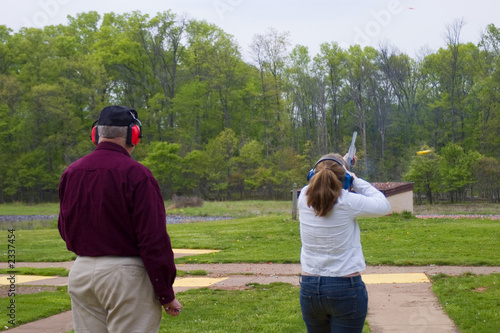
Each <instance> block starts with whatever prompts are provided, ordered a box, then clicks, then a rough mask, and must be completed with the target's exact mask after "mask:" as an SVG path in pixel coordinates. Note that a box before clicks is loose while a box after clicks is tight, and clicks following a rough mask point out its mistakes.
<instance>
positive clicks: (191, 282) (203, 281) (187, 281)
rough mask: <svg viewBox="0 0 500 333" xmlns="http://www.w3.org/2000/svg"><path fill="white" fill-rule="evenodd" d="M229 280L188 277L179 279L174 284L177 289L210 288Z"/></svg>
mask: <svg viewBox="0 0 500 333" xmlns="http://www.w3.org/2000/svg"><path fill="white" fill-rule="evenodd" d="M227 279H228V278H227V277H226V278H208V277H187V278H177V279H175V282H174V288H175V287H191V288H192V287H209V286H211V285H213V284H216V283H219V282H222V281H224V280H227Z"/></svg>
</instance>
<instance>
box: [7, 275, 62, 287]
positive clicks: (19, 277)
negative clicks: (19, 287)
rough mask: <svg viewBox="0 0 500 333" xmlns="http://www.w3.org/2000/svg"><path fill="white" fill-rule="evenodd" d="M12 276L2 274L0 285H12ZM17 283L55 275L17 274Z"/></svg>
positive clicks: (45, 278)
mask: <svg viewBox="0 0 500 333" xmlns="http://www.w3.org/2000/svg"><path fill="white" fill-rule="evenodd" d="M10 277H11V276H10V275H5V274H2V275H0V285H3V286H5V285H10V284H11V282H10V281H9V280H8V279H9V278H10ZM15 278H16V279H15V280H16V281H15V282H14V283H15V284H21V283H28V282H33V281H40V280H49V279H53V278H54V276H40V275H17V274H16V275H15Z"/></svg>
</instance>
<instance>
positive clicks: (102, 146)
mask: <svg viewBox="0 0 500 333" xmlns="http://www.w3.org/2000/svg"><path fill="white" fill-rule="evenodd" d="M95 150H112V151H116V152H119V153H122V154H124V155H127V156H129V157H130V154H129V153H128V151H127V150H126V149H125V148H123V147H122V146H120V145H119V144H117V143H113V142H109V141H108V142H101V143H99V144H98V145H97V148H96V149H95Z"/></svg>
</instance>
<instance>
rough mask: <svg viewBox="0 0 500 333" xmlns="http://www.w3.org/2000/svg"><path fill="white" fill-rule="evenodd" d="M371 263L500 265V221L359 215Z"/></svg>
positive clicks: (366, 254)
mask: <svg viewBox="0 0 500 333" xmlns="http://www.w3.org/2000/svg"><path fill="white" fill-rule="evenodd" d="M359 225H360V228H361V238H362V244H363V250H364V253H365V259H366V261H367V262H368V264H369V265H397V266H400V265H401V266H402V265H432V264H434V265H459V266H496V265H500V257H499V256H498V253H499V251H500V243H499V242H498V240H499V239H500V228H499V225H500V221H495V220H488V219H457V220H455V219H417V218H411V219H403V218H400V217H399V216H397V215H395V216H391V217H388V218H386V217H383V218H377V219H359Z"/></svg>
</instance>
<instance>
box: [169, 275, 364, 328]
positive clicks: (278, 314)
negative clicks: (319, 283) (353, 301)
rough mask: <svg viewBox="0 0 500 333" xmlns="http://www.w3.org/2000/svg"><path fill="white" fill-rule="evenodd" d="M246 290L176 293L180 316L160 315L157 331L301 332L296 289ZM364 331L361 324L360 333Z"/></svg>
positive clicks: (276, 285)
mask: <svg viewBox="0 0 500 333" xmlns="http://www.w3.org/2000/svg"><path fill="white" fill-rule="evenodd" d="M249 287H250V288H249V289H247V290H214V289H207V288H202V289H191V290H188V291H184V292H181V293H178V294H177V295H176V297H177V299H178V300H179V302H181V304H182V313H181V315H180V316H178V317H170V316H168V315H165V314H164V315H163V318H162V323H161V327H160V332H184V333H198V332H210V333H227V332H305V324H304V322H303V320H302V315H301V312H300V304H299V288H298V287H295V286H292V285H290V284H286V283H280V282H277V283H271V284H268V285H260V284H254V285H251V286H249ZM368 332H370V329H369V326H368V325H367V324H365V328H364V329H363V333H368Z"/></svg>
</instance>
